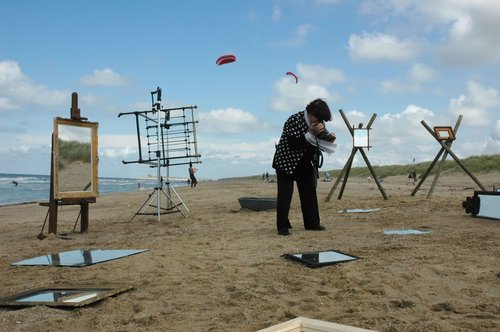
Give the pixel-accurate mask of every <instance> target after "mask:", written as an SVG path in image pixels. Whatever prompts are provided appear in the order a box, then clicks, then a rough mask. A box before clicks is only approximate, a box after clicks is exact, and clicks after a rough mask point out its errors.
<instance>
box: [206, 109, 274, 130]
mask: <svg viewBox="0 0 500 332" xmlns="http://www.w3.org/2000/svg"><path fill="white" fill-rule="evenodd" d="M198 118H199V121H200V125H199V126H198V127H197V128H198V130H199V131H200V132H202V133H215V134H236V133H243V132H250V131H254V130H262V129H266V128H268V125H267V124H266V123H263V122H262V121H261V120H259V119H258V118H257V117H255V116H254V115H253V114H251V113H249V112H245V111H243V110H241V109H238V108H232V107H228V108H224V109H215V110H211V111H209V112H200V113H199V115H198Z"/></svg>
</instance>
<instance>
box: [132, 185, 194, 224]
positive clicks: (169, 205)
mask: <svg viewBox="0 0 500 332" xmlns="http://www.w3.org/2000/svg"><path fill="white" fill-rule="evenodd" d="M160 183H163V180H162V179H160ZM166 184H167V188H168V192H169V193H167V192H165V190H164V189H163V186H162V185H161V184H160V187H155V188H154V189H153V192H152V193H150V194H149V197H148V198H147V199H146V200H145V201H144V203H143V204H142V205H141V207H140V208H139V209H138V210H137V212H136V213H135V214H134V216H133V217H132V219H130V221H132V220H134V218H135V217H136V216H137V215H150V216H151V215H158V221H160V215H161V214H167V213H172V212H180V214H182V216H183V217H185V215H184V213H182V210H181V209H179V206H181V205H182V206H184V208H185V209H186V211H188V212H189V209H188V208H187V206H186V204H184V202H183V201H182V199H181V198H180V196H179V194H177V191H175V189H174V187H172V185H171V184H170V182H167V183H166ZM170 191H173V192H174V193H175V196H176V197H177V199H178V200H179V201H180V203H177V204H176V203H175V202H174V201H173V200H172V198H171V196H170ZM162 195H163V196H165V198H166V207H162V206H161V196H162ZM155 199H156V200H157V203H156V204H157V205H152V204H153V202H154V201H155ZM149 207H153V208H156V212H146V210H147V209H148V208H149ZM174 209H176V210H177V211H172V210H174ZM162 212H163V213H162Z"/></svg>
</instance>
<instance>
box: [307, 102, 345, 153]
mask: <svg viewBox="0 0 500 332" xmlns="http://www.w3.org/2000/svg"><path fill="white" fill-rule="evenodd" d="M307 115H308V114H307V111H304V118H305V120H306V123H307V127H308V128H309V127H310V126H311V123H310V122H309V117H308V116H307ZM325 129H326V128H325ZM306 140H307V141H308V142H309V143H311V145H313V146H316V147H319V149H320V150H321V151H323V152H326V153H328V154H332V153H334V152H335V150H336V149H337V144H335V143H333V142H328V141H325V140H324V139H320V138H317V137H316V136H314V135H313V134H311V133H310V132H309V131H308V132H307V133H306Z"/></svg>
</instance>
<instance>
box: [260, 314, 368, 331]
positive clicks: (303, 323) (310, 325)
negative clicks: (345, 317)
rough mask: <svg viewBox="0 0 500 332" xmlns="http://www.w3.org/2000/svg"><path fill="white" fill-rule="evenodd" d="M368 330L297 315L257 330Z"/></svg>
mask: <svg viewBox="0 0 500 332" xmlns="http://www.w3.org/2000/svg"><path fill="white" fill-rule="evenodd" d="M362 331H363V332H368V331H372V330H366V329H363V328H359V327H354V326H349V325H343V324H337V323H330V322H325V321H321V320H317V319H310V318H306V317H297V318H294V319H292V320H289V321H287V322H284V323H281V324H278V325H274V326H271V327H268V328H265V329H262V330H259V331H257V332H362Z"/></svg>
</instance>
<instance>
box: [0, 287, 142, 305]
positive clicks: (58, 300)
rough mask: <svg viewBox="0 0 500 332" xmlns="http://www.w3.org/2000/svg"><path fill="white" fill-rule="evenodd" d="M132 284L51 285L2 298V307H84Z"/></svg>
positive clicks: (126, 289) (124, 289)
mask: <svg viewBox="0 0 500 332" xmlns="http://www.w3.org/2000/svg"><path fill="white" fill-rule="evenodd" d="M132 288H133V287H132V286H128V285H127V286H126V285H111V286H67V285H60V286H50V287H47V288H37V289H32V290H28V291H25V292H21V293H17V294H13V295H9V296H5V297H2V298H0V306H2V307H27V306H35V305H45V306H49V307H82V306H86V305H88V304H91V303H94V302H97V301H100V300H102V299H104V298H106V297H109V296H113V295H116V294H119V293H123V292H126V291H128V290H130V289H132Z"/></svg>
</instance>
